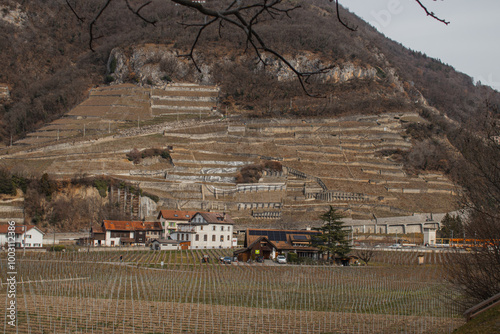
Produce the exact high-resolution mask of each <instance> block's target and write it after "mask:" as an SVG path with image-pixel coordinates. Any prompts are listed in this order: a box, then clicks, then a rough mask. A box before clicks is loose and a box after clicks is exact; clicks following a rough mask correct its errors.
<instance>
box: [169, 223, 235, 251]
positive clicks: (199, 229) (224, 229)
mask: <svg viewBox="0 0 500 334" xmlns="http://www.w3.org/2000/svg"><path fill="white" fill-rule="evenodd" d="M195 217H196V216H195ZM171 236H172V239H174V240H178V241H190V242H191V247H190V248H191V249H207V248H231V247H232V240H233V225H232V224H224V223H220V224H219V223H216V224H203V223H192V224H179V225H178V229H177V231H176V232H174V233H172V235H171Z"/></svg>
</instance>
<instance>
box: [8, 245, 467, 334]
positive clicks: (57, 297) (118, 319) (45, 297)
mask: <svg viewBox="0 0 500 334" xmlns="http://www.w3.org/2000/svg"><path fill="white" fill-rule="evenodd" d="M230 253H231V251H230V250H219V249H215V250H203V251H201V250H193V251H129V252H120V251H91V252H86V251H82V252H67V253H33V254H26V256H24V257H23V256H22V252H18V254H17V272H18V274H17V281H18V284H17V311H18V324H17V327H16V328H10V327H9V326H2V327H3V328H4V333H14V332H16V330H17V332H18V333H264V332H269V333H401V332H405V333H448V332H451V331H452V330H453V329H454V328H456V327H458V326H459V325H461V324H462V322H463V321H462V320H461V318H460V317H459V315H458V310H457V309H456V308H455V306H454V304H453V303H452V302H451V299H452V298H454V297H456V296H454V295H453V292H452V290H450V289H449V288H448V287H447V285H446V283H445V282H444V281H442V279H441V276H442V269H441V266H440V265H427V266H414V265H412V264H411V263H412V262H413V258H414V256H416V255H414V254H402V253H396V252H394V254H385V255H386V256H384V254H382V253H380V254H378V255H377V257H378V258H377V260H378V261H380V262H377V265H376V266H368V267H336V266H318V265H316V266H299V265H283V266H277V265H262V264H252V265H249V264H246V263H245V264H243V263H238V264H235V263H233V264H232V265H223V264H219V263H218V262H217V261H216V259H217V258H218V257H220V256H224V255H228V254H230ZM204 254H207V255H209V256H210V257H211V259H212V261H211V263H208V264H202V263H201V262H200V258H201V257H202V256H203V255H204ZM120 256H122V260H123V262H121V261H120ZM384 259H385V260H384ZM384 261H385V262H384ZM405 261H406V262H408V263H409V264H406V265H405V264H398V265H395V263H404V262H405ZM162 262H163V264H164V265H163V266H161V263H162ZM0 263H1V265H0V269H1V276H0V278H1V280H2V291H1V292H0V298H3V299H5V300H7V296H6V289H5V287H6V285H5V282H6V272H7V268H6V260H5V256H4V255H2V260H1V262H0ZM4 319H5V318H4Z"/></svg>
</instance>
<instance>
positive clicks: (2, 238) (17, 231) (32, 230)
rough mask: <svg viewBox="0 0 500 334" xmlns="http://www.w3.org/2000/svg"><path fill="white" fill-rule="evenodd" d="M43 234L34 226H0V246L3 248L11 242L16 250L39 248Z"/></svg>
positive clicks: (41, 244)
mask: <svg viewBox="0 0 500 334" xmlns="http://www.w3.org/2000/svg"><path fill="white" fill-rule="evenodd" d="M9 232H10V233H11V234H9ZM44 234H45V233H43V232H42V231H41V230H40V229H38V227H36V226H35V225H15V224H14V225H10V224H2V225H0V246H2V247H5V246H6V244H7V243H9V242H13V243H14V245H15V247H16V248H22V247H26V248H41V247H43V235H44ZM9 237H13V239H12V238H10V239H9Z"/></svg>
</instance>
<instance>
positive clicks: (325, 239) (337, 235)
mask: <svg viewBox="0 0 500 334" xmlns="http://www.w3.org/2000/svg"><path fill="white" fill-rule="evenodd" d="M342 218H344V216H342V215H341V214H340V213H338V212H337V210H335V209H334V208H333V207H332V206H331V205H330V209H329V210H328V211H327V212H325V213H324V214H322V215H321V216H320V219H321V220H322V221H323V222H324V224H323V226H321V227H317V228H315V230H317V231H320V232H322V234H320V235H317V236H315V237H314V238H313V242H312V244H313V246H314V247H317V248H319V250H320V252H321V253H326V254H327V258H328V259H330V256H331V255H335V254H336V255H338V256H340V257H345V256H346V255H347V254H348V253H349V252H350V251H351V247H350V246H349V238H348V236H349V231H348V230H345V229H344V222H343V221H342V220H341V219H342Z"/></svg>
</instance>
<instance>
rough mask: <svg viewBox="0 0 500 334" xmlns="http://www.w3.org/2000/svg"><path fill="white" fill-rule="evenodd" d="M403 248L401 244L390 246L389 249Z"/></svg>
mask: <svg viewBox="0 0 500 334" xmlns="http://www.w3.org/2000/svg"><path fill="white" fill-rule="evenodd" d="M402 247H403V246H401V244H393V245H390V246H389V248H402Z"/></svg>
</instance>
